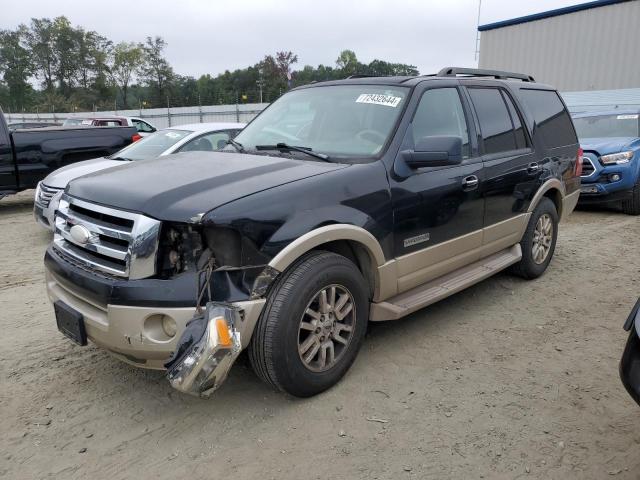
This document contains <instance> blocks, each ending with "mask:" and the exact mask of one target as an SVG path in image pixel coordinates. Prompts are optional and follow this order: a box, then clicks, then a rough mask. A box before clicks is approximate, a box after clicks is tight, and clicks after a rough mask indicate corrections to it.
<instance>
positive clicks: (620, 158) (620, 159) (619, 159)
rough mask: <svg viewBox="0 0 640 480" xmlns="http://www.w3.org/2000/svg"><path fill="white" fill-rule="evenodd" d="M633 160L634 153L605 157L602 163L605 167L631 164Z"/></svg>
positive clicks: (621, 153)
mask: <svg viewBox="0 0 640 480" xmlns="http://www.w3.org/2000/svg"><path fill="white" fill-rule="evenodd" d="M632 158H633V152H620V153H612V154H611V155H603V156H601V157H600V161H601V162H602V163H603V164H604V165H619V164H621V163H629V162H630V161H631V159H632Z"/></svg>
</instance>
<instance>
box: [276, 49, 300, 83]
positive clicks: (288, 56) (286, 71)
mask: <svg viewBox="0 0 640 480" xmlns="http://www.w3.org/2000/svg"><path fill="white" fill-rule="evenodd" d="M275 62H276V66H277V68H278V70H279V71H280V74H281V75H282V76H283V77H284V78H285V80H289V76H290V75H291V65H293V64H294V63H298V55H296V54H294V53H293V52H276V58H275Z"/></svg>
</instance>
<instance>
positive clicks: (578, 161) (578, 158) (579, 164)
mask: <svg viewBox="0 0 640 480" xmlns="http://www.w3.org/2000/svg"><path fill="white" fill-rule="evenodd" d="M583 155H584V150H582V148H578V154H577V155H576V168H575V171H574V172H573V173H574V175H575V176H576V177H581V176H582V156H583Z"/></svg>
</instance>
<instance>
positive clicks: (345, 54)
mask: <svg viewBox="0 0 640 480" xmlns="http://www.w3.org/2000/svg"><path fill="white" fill-rule="evenodd" d="M359 65H360V63H359V62H358V58H357V57H356V53H355V52H354V51H353V50H343V51H341V52H340V55H339V56H338V59H337V60H336V67H338V69H340V70H342V74H343V75H344V76H345V77H348V76H349V75H355V74H356V73H358V67H359Z"/></svg>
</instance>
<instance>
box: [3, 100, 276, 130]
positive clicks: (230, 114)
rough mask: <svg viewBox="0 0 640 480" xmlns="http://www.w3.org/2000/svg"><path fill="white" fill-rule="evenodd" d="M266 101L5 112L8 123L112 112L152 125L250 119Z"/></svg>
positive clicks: (262, 108)
mask: <svg viewBox="0 0 640 480" xmlns="http://www.w3.org/2000/svg"><path fill="white" fill-rule="evenodd" d="M267 105H269V104H268V103H244V104H236V105H207V106H195V107H175V108H147V109H134V110H111V111H101V112H74V113H5V117H6V119H7V122H8V123H12V122H30V121H36V122H50V123H62V122H64V121H65V120H66V119H68V118H87V117H100V116H103V115H104V116H110V115H115V116H119V117H136V118H141V119H143V120H146V121H148V122H149V123H151V124H152V125H154V126H155V127H156V128H158V129H160V128H167V127H175V126H177V125H184V124H187V123H203V122H242V123H246V122H249V121H250V120H252V119H253V118H254V117H255V116H256V115H258V114H259V113H260V112H261V111H262V110H264V109H265V108H266V107H267Z"/></svg>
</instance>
